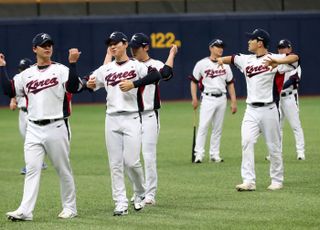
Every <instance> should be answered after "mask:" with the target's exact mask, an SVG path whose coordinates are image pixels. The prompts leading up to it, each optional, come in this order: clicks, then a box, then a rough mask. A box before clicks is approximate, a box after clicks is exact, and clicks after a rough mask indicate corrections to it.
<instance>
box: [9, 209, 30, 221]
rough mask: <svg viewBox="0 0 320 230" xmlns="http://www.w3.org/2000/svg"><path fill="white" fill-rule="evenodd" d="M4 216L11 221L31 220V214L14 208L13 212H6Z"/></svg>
mask: <svg viewBox="0 0 320 230" xmlns="http://www.w3.org/2000/svg"><path fill="white" fill-rule="evenodd" d="M6 216H7V218H8V220H11V221H30V220H32V215H31V216H25V215H24V214H23V213H22V212H20V211H18V210H16V211H13V212H7V213H6Z"/></svg>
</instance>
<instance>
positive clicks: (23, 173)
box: [20, 167, 27, 175]
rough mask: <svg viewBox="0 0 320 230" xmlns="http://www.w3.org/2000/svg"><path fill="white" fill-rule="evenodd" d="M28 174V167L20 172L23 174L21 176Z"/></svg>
mask: <svg viewBox="0 0 320 230" xmlns="http://www.w3.org/2000/svg"><path fill="white" fill-rule="evenodd" d="M26 173H27V169H26V167H23V168H22V169H21V170H20V174H21V175H26Z"/></svg>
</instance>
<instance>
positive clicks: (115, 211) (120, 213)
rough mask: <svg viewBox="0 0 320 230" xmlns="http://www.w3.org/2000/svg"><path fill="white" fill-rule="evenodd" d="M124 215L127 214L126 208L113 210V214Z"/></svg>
mask: <svg viewBox="0 0 320 230" xmlns="http://www.w3.org/2000/svg"><path fill="white" fill-rule="evenodd" d="M125 215H128V209H126V210H121V211H117V210H114V211H113V216H125Z"/></svg>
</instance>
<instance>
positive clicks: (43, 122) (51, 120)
mask: <svg viewBox="0 0 320 230" xmlns="http://www.w3.org/2000/svg"><path fill="white" fill-rule="evenodd" d="M62 119H63V118H57V119H46V120H38V121H32V120H29V121H31V122H32V123H34V124H36V125H39V126H45V125H48V124H50V123H53V122H56V121H60V120H62Z"/></svg>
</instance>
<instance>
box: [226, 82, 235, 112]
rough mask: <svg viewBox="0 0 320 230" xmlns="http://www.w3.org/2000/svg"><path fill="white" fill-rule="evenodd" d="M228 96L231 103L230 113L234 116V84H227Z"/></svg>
mask: <svg viewBox="0 0 320 230" xmlns="http://www.w3.org/2000/svg"><path fill="white" fill-rule="evenodd" d="M227 88H228V92H229V96H230V101H231V105H230V107H231V113H232V114H235V113H236V112H237V110H238V109H237V97H236V90H235V88H234V83H233V82H232V83H229V84H228V85H227Z"/></svg>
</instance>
